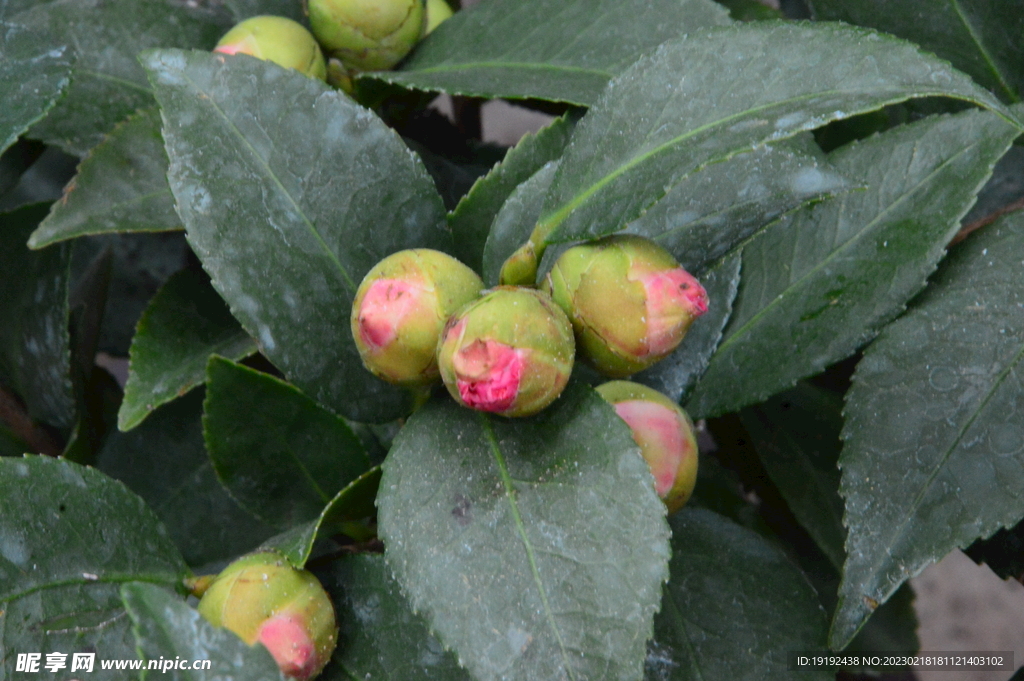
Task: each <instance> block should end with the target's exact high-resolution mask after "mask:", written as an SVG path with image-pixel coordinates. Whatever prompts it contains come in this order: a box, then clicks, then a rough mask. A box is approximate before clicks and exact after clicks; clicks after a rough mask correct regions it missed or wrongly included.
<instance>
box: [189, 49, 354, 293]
mask: <svg viewBox="0 0 1024 681" xmlns="http://www.w3.org/2000/svg"><path fill="white" fill-rule="evenodd" d="M181 75H182V77H183V78H184V79H185V80H187V81H188V82H189V83H190V84H191V85H192V87H193V88H195V91H196V92H198V93H200V94H201V95H202V96H203V97H204V98H205V99H206V100H207V101H208V102H209V103H210V106H212V107H213V109H214V110H215V111H216V112H217V113H218V114H219V115H220V117H221V118H222V119H223V120H224V122H225V123H226V124H227V125H228V126H229V127H230V128H231V130H233V131H234V133H235V135H236V136H237V137H238V139H239V140H240V141H241V142H242V144H243V145H244V146H245V148H246V149H248V150H249V152H250V154H251V155H252V157H253V158H254V159H255V160H256V162H257V163H258V164H259V166H260V167H261V168H263V169H264V170H265V171H266V176H267V177H268V178H269V179H270V180H271V181H273V183H274V184H275V185H276V186H277V188H278V189H279V190H280V191H281V193H282V194H283V195H284V196H286V197H287V198H288V202H289V203H290V204H291V205H292V207H293V208H294V209H295V213H296V214H297V215H298V216H299V218H301V220H302V223H303V224H304V225H305V226H306V228H307V229H308V230H309V232H310V233H311V234H312V235H313V238H314V239H315V240H316V242H317V244H318V245H319V246H320V247H321V248H322V249H323V251H324V253H325V254H327V258H328V259H329V260H330V261H331V263H332V264H333V265H334V266H335V267H336V268H337V270H338V272H339V273H340V274H341V276H342V279H343V280H344V282H345V285H346V286H347V288H348V289H349V293H350V294H355V291H356V284H355V282H354V281H353V279H352V277H351V276H350V275H349V273H348V271H347V270H346V269H345V267H344V266H343V265H342V264H341V261H340V260H339V259H338V256H337V254H336V253H334V251H332V250H331V248H330V247H329V246H328V245H327V241H326V240H325V239H324V237H323V235H322V234H320V232H319V231H318V230H317V228H316V226H315V225H314V224H313V223H312V221H310V219H309V217H308V216H307V215H306V212H305V211H304V210H302V208H301V207H300V206H299V204H298V202H296V200H295V197H293V196H292V195H291V193H290V192H289V191H288V190H287V189H285V187H284V185H283V184H282V183H281V180H280V179H279V178H278V177H277V175H276V174H275V173H274V171H273V170H271V168H270V166H269V165H268V164H267V162H266V161H265V160H264V159H263V158H262V157H261V156H260V155H259V153H258V152H257V151H256V149H255V148H254V147H253V146H252V144H250V143H249V140H248V138H247V137H246V136H245V135H243V134H242V131H241V130H239V129H238V126H236V125H235V122H234V121H232V120H231V119H230V118H229V117H228V115H227V114H226V113H225V112H224V110H223V109H222V108H221V107H220V105H219V104H217V102H216V100H214V98H213V97H212V96H211V95H210V94H209V93H207V92H205V91H204V90H203V89H202V88H200V87H199V85H198V84H197V83H196V82H195V81H194V80H192V78H191V77H190V76H189V74H188V72H187V71H185V70H184V69H183V70H182V71H181Z"/></svg>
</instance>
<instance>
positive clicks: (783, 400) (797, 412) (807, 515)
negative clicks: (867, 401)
mask: <svg viewBox="0 0 1024 681" xmlns="http://www.w3.org/2000/svg"><path fill="white" fill-rule="evenodd" d="M842 406H843V402H842V397H841V396H840V395H838V394H837V393H833V392H829V391H827V390H824V389H822V388H817V387H815V386H813V385H810V384H807V383H803V384H800V385H798V386H797V387H796V388H793V389H792V390H788V391H786V392H784V393H780V394H779V395H776V396H775V397H773V398H772V399H770V400H768V401H767V402H764V403H762V404H759V405H757V406H754V407H749V408H747V409H744V410H743V411H742V412H741V414H740V418H741V419H742V421H743V426H744V428H746V429H747V432H748V433H749V434H750V436H751V437H752V438H753V440H754V446H755V447H756V448H757V452H758V455H759V456H760V459H761V463H762V464H763V465H764V467H765V470H767V471H768V475H770V476H771V479H772V482H774V483H775V486H776V487H777V488H778V490H779V492H780V493H781V494H782V496H783V498H784V499H785V500H786V503H787V504H788V505H789V509H790V510H791V511H792V512H793V515H794V516H796V518H797V520H798V521H800V524H801V525H803V526H804V529H806V530H807V531H808V533H810V535H811V536H812V537H813V538H814V540H815V541H816V542H817V543H818V546H819V547H820V548H821V550H822V551H823V552H824V553H825V555H826V556H828V558H829V560H830V561H831V562H832V565H833V566H834V567H835V569H836V570H841V569H842V567H843V563H844V562H845V561H846V554H845V553H844V551H843V543H844V542H845V540H846V532H845V531H844V530H843V500H842V498H840V496H839V467H838V466H837V463H838V460H839V449H840V445H841V443H840V440H839V432H840V431H841V430H842V427H843V416H842V413H841V412H842Z"/></svg>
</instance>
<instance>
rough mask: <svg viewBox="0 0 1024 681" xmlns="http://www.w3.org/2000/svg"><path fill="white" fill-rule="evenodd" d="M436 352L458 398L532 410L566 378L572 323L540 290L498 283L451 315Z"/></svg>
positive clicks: (500, 409)
mask: <svg viewBox="0 0 1024 681" xmlns="http://www.w3.org/2000/svg"><path fill="white" fill-rule="evenodd" d="M437 354H438V365H439V367H440V371H441V378H442V380H444V383H445V386H446V387H447V388H448V392H449V393H451V395H452V397H454V398H455V399H456V400H457V401H458V402H459V403H460V404H462V405H464V406H466V407H470V408H471V409H478V410H480V411H487V412H492V413H495V414H501V415H503V416H529V415H530V414H536V413H537V412H538V411H540V410H541V409H543V408H544V407H546V406H548V405H549V404H551V402H553V401H554V400H555V399H556V398H557V397H558V396H559V395H560V394H561V392H562V389H563V388H564V387H565V384H566V383H567V382H568V381H569V374H570V373H571V372H572V363H573V356H574V344H573V338H572V327H571V326H570V325H569V320H568V319H566V318H565V315H564V314H563V313H562V311H561V310H559V309H558V306H556V305H555V304H554V303H553V302H552V301H551V299H550V298H549V297H548V296H547V295H546V294H544V293H543V292H541V291H537V290H535V289H528V288H519V287H516V286H499V287H498V288H495V289H492V290H490V291H488V292H485V294H484V295H483V296H482V297H481V298H480V299H479V300H476V301H474V302H472V303H470V304H469V305H467V306H466V307H464V308H463V309H462V310H460V311H459V312H458V313H457V314H456V315H455V316H454V317H452V319H451V321H449V323H448V326H447V327H446V328H445V331H444V334H443V336H442V338H441V343H440V345H439V346H438V349H437Z"/></svg>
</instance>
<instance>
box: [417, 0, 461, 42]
mask: <svg viewBox="0 0 1024 681" xmlns="http://www.w3.org/2000/svg"><path fill="white" fill-rule="evenodd" d="M453 14H454V12H452V7H451V5H449V4H448V3H447V2H445V0H427V28H426V30H425V31H424V32H423V35H427V34H428V33H430V32H431V31H433V30H434V29H435V28H437V27H438V26H440V25H441V23H442V22H444V21H447V20H448V19H451V18H452V15H453Z"/></svg>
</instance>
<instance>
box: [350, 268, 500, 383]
mask: <svg viewBox="0 0 1024 681" xmlns="http://www.w3.org/2000/svg"><path fill="white" fill-rule="evenodd" d="M483 288H484V283H483V281H481V280H480V277H478V276H477V275H476V273H475V272H474V271H473V270H471V269H469V268H468V267H466V266H465V265H463V264H462V263H461V262H459V261H458V260H456V259H455V258H453V257H451V256H449V255H445V254H444V253H441V252H439V251H432V250H430V249H426V248H417V249H412V250H406V251H399V252H398V253H393V254H391V255H389V256H388V257H386V258H384V259H383V260H381V261H380V262H379V263H377V265H376V266H374V268H373V269H371V270H370V271H369V273H367V275H366V276H365V277H364V278H363V282H362V283H361V284H360V285H359V289H358V290H357V291H356V298H355V301H354V302H353V303H352V317H351V323H352V337H353V338H354V339H355V342H356V348H357V349H358V350H359V355H360V357H362V359H363V364H364V365H365V366H366V368H367V369H369V370H370V371H371V372H373V373H374V375H376V376H378V377H380V378H382V379H384V380H385V381H388V382H389V383H395V384H398V385H408V386H416V385H426V384H428V383H431V382H433V381H435V380H437V377H438V370H437V356H436V353H437V343H438V340H439V339H440V338H441V331H442V330H443V329H444V325H445V322H447V321H448V318H449V317H450V316H451V315H452V314H454V313H455V311H456V310H458V309H459V308H461V307H462V306H463V305H465V304H466V303H468V302H470V301H472V300H474V299H475V298H476V297H477V296H478V295H480V291H482V290H483Z"/></svg>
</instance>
